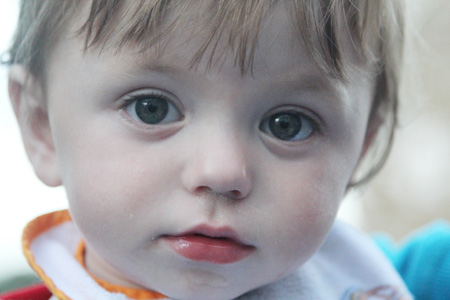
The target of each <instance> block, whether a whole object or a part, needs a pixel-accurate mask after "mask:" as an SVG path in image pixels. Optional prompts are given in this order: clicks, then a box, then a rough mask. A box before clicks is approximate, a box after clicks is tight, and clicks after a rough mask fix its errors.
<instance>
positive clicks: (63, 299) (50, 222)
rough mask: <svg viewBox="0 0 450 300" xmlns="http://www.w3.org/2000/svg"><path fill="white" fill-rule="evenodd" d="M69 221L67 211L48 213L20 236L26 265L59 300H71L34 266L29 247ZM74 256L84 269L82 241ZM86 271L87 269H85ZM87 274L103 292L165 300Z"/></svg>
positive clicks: (34, 221) (29, 225)
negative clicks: (43, 234) (41, 235)
mask: <svg viewBox="0 0 450 300" xmlns="http://www.w3.org/2000/svg"><path fill="white" fill-rule="evenodd" d="M71 220H72V218H71V216H70V213H69V211H68V210H67V209H66V210H61V211H56V212H52V213H48V214H45V215H42V216H40V217H37V218H36V219H34V220H32V221H30V222H29V223H28V224H27V226H26V227H25V229H24V231H23V234H22V248H23V252H24V254H25V257H26V259H27V261H28V263H29V264H30V266H31V267H32V268H33V270H34V271H35V272H36V273H37V275H38V276H39V277H40V278H41V279H42V281H43V282H44V284H45V285H46V286H47V288H48V289H49V290H50V292H51V293H52V294H53V295H54V296H56V297H57V298H58V299H60V300H72V299H71V298H69V297H68V296H67V295H66V294H64V293H63V292H62V291H61V290H59V289H58V288H57V287H56V285H55V284H54V283H53V281H52V280H51V279H50V278H49V277H47V275H46V274H45V272H44V271H43V270H42V268H41V267H40V266H39V265H37V264H36V262H35V260H34V256H33V253H32V252H31V249H30V246H31V243H32V242H33V240H34V239H35V238H36V237H37V236H38V235H40V234H41V233H44V232H45V231H47V230H49V229H51V228H52V227H55V226H58V225H60V224H62V223H64V222H68V221H71ZM74 255H75V259H77V261H78V262H80V264H81V265H82V266H83V267H84V268H85V269H86V266H85V263H84V255H85V243H84V241H82V242H81V243H80V244H79V245H78V247H77V249H76V251H75V253H74ZM86 271H87V269H86ZM88 273H89V272H88ZM89 274H90V276H91V277H92V278H93V279H94V280H95V281H96V282H97V283H98V284H99V285H100V286H102V287H103V288H104V289H105V290H107V291H109V292H115V293H122V294H124V295H126V296H127V297H129V298H131V299H136V300H143V299H146V300H156V299H167V297H166V296H164V295H162V294H159V293H157V292H152V291H146V290H139V289H132V288H128V287H123V286H117V285H113V284H111V283H109V282H106V281H103V280H101V279H98V278H95V277H94V276H93V275H92V274H91V273H89Z"/></svg>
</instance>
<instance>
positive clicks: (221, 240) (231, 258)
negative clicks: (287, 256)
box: [163, 226, 255, 264]
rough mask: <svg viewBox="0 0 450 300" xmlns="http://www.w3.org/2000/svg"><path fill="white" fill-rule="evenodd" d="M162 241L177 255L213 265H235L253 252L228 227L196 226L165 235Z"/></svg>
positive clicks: (249, 246)
mask: <svg viewBox="0 0 450 300" xmlns="http://www.w3.org/2000/svg"><path fill="white" fill-rule="evenodd" d="M163 239H164V240H165V241H166V242H167V243H168V244H169V246H170V247H171V248H172V249H173V250H174V251H175V252H176V253H177V254H178V255H181V256H183V257H184V258H187V259H189V260H193V261H198V262H208V263H213V264H231V263H235V262H238V261H240V260H242V259H244V258H246V257H247V256H249V255H250V254H251V253H252V252H253V251H254V250H255V247H253V246H251V245H247V244H245V243H244V242H242V241H241V239H240V238H239V237H238V235H237V234H236V232H235V231H234V230H232V229H231V228H228V227H222V228H213V227H209V226H198V227H196V228H194V229H192V230H189V231H186V232H183V233H180V234H177V235H165V236H163Z"/></svg>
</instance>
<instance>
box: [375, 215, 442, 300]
mask: <svg viewBox="0 0 450 300" xmlns="http://www.w3.org/2000/svg"><path fill="white" fill-rule="evenodd" d="M375 241H376V242H377V244H378V246H379V247H380V248H381V249H382V250H383V252H384V253H385V254H386V255H387V256H388V258H389V259H390V260H391V262H392V263H393V265H394V266H395V268H396V269H397V271H398V272H399V273H400V275H401V276H402V278H403V280H404V281H405V283H406V285H407V286H408V288H409V290H410V291H411V293H412V294H413V295H414V296H415V299H416V300H444V299H445V300H448V299H450V225H449V223H446V222H444V221H439V222H435V223H433V224H431V225H430V226H428V227H426V228H424V229H423V230H422V231H420V232H418V233H416V234H415V235H413V236H412V237H411V238H410V239H408V240H407V241H406V242H405V243H402V244H401V245H400V246H399V247H398V246H396V245H395V244H394V243H393V241H392V240H391V239H389V238H387V237H386V236H376V237H375Z"/></svg>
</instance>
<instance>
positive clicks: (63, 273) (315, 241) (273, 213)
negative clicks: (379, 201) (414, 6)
mask: <svg viewBox="0 0 450 300" xmlns="http://www.w3.org/2000/svg"><path fill="white" fill-rule="evenodd" d="M399 11H400V7H399V3H397V1H392V0H389V1H381V0H380V1H367V0H361V1H358V0H354V1H346V0H345V1H344V0H340V1H338V0H335V1H323V0H296V1H269V0H267V1H257V0H249V1H243V0H234V1H233V0H229V1H159V0H154V1H149V0H142V1H118V0H115V1H114V0H92V1H75V0H72V1H53V0H32V1H30V0H28V1H27V0H23V1H22V7H21V14H20V20H19V25H18V29H17V33H16V36H15V40H14V42H13V45H12V47H11V49H10V52H9V54H10V58H11V60H10V64H11V66H10V75H9V93H10V97H11V101H12V104H13V107H14V110H15V113H16V116H17V119H18V122H19V125H20V129H21V132H22V136H23V141H24V145H25V149H26V152H27V154H28V157H29V159H30V161H31V163H32V165H33V167H34V170H35V172H36V174H37V176H38V177H39V178H40V179H41V180H42V181H43V182H44V183H45V184H47V185H49V186H59V185H63V186H64V187H65V190H66V192H67V197H68V201H69V210H68V211H60V212H55V213H51V214H48V215H45V216H41V217H39V218H37V219H36V220H34V221H32V222H31V223H30V224H29V225H28V226H27V228H26V229H25V232H24V237H23V239H24V240H23V243H24V251H25V255H26V257H27V259H28V261H29V262H30V264H31V266H32V267H33V268H34V269H35V271H36V272H37V274H38V275H39V276H40V277H41V278H42V280H43V281H44V283H45V284H46V286H47V288H48V289H49V290H50V291H51V293H52V294H53V297H54V298H52V299H57V298H58V299H64V300H65V299H73V300H81V299H96V300H98V299H117V300H119V299H182V300H188V299H202V300H203V299H204V300H207V299H216V300H217V299H219V300H221V299H235V298H238V299H305V300H306V299H308V300H309V299H325V300H329V299H410V296H409V293H408V291H407V290H406V288H405V286H404V285H403V283H402V281H401V280H400V279H399V276H398V275H397V273H396V272H395V271H394V270H393V268H392V267H391V266H390V263H389V262H388V261H387V260H385V258H384V257H383V255H382V254H381V252H379V250H377V248H376V246H374V244H373V243H372V242H371V241H370V239H368V238H367V237H365V236H364V235H363V234H362V233H359V232H358V231H356V230H354V229H352V228H350V227H349V226H347V225H344V224H342V223H341V222H338V221H335V217H336V213H337V210H338V208H339V206H340V203H341V201H342V199H343V198H344V196H345V195H346V193H347V191H348V190H349V188H351V187H352V186H354V185H356V184H358V183H361V182H364V181H366V180H367V179H368V178H370V177H371V176H372V175H373V173H375V172H376V171H377V170H378V169H379V168H380V166H381V165H382V162H383V161H384V159H385V157H386V153H387V150H388V149H389V146H390V142H391V139H392V130H393V129H392V128H393V127H394V125H395V120H396V107H397V98H396V94H397V81H398V63H399V61H400V59H401V50H402V37H401V33H402V25H401V24H402V22H401V17H400V13H399ZM382 127H383V128H385V127H387V129H388V130H387V131H388V134H387V135H386V136H383V135H380V134H378V133H379V131H380V130H381V129H380V128H382ZM377 137H381V138H383V139H384V141H387V142H386V143H385V145H387V146H386V147H385V149H386V151H385V152H383V153H381V156H378V157H376V158H377V159H376V160H375V161H374V163H373V165H372V168H371V169H369V170H366V173H365V175H364V174H363V175H362V176H361V172H360V171H359V169H360V168H358V167H359V166H360V165H361V162H362V161H363V158H365V157H369V158H370V153H371V151H370V150H371V149H373V148H374V147H373V146H374V145H375V144H377V142H378V139H377Z"/></svg>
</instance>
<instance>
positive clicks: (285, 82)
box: [132, 60, 339, 93]
mask: <svg viewBox="0 0 450 300" xmlns="http://www.w3.org/2000/svg"><path fill="white" fill-rule="evenodd" d="M132 69H135V68H134V67H133V68H132ZM136 70H137V71H136V73H141V72H148V71H151V72H155V73H159V74H163V75H166V76H169V77H172V78H175V79H180V78H184V79H185V78H186V77H189V76H191V75H194V73H196V72H195V67H190V66H186V67H177V66H173V65H170V64H166V63H161V62H158V61H154V60H145V61H143V62H142V61H137V68H136ZM319 72H320V71H317V73H319ZM317 73H316V72H314V73H313V74H308V73H302V72H299V71H298V70H291V71H287V72H286V73H284V74H279V75H275V76H271V77H268V78H267V79H264V80H267V85H269V86H270V85H273V86H285V87H288V88H291V89H293V90H295V89H297V90H300V89H302V90H309V91H322V92H328V93H334V92H338V90H339V89H338V87H337V85H336V83H337V82H336V80H333V79H332V78H330V77H329V76H327V75H325V74H317Z"/></svg>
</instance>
